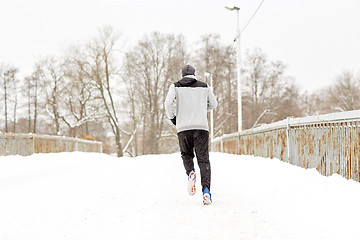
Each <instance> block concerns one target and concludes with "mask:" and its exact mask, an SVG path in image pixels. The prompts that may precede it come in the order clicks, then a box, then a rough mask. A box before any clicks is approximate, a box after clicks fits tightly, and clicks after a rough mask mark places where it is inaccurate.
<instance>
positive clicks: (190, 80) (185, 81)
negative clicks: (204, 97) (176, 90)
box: [178, 75, 197, 87]
mask: <svg viewBox="0 0 360 240" xmlns="http://www.w3.org/2000/svg"><path fill="white" fill-rule="evenodd" d="M195 82H197V79H196V77H195V76H193V75H188V76H185V77H183V78H182V79H181V80H180V81H178V83H179V84H180V85H181V86H182V87H189V86H191V85H192V84H194V83H195Z"/></svg>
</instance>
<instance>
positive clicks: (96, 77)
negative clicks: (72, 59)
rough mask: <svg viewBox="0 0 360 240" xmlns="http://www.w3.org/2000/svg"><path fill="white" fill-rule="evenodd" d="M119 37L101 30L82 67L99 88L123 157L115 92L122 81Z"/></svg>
mask: <svg viewBox="0 0 360 240" xmlns="http://www.w3.org/2000/svg"><path fill="white" fill-rule="evenodd" d="M119 37H120V36H119V34H117V33H116V32H114V30H113V29H112V28H111V27H109V26H107V27H104V28H102V29H100V30H99V35H98V37H96V38H94V39H93V40H92V41H91V42H90V43H89V44H88V45H87V48H86V51H87V56H86V58H85V59H84V60H83V63H81V66H82V68H83V71H84V72H85V73H86V76H87V77H88V78H89V79H91V81H92V83H93V84H94V86H96V88H97V92H98V96H99V97H100V99H101V101H102V102H103V107H104V110H105V112H104V115H105V117H106V118H107V120H108V123H109V124H110V126H111V129H112V132H113V134H114V137H115V142H116V146H117V155H118V156H119V157H122V156H123V147H122V143H121V127H120V122H119V117H118V115H119V108H117V107H116V101H115V99H114V92H115V90H116V87H117V86H119V83H118V82H119V81H120V78H119V75H120V73H119V69H118V67H117V66H118V65H117V63H116V60H115V57H114V55H115V54H114V52H115V51H116V49H115V47H116V44H117V42H118V40H119Z"/></svg>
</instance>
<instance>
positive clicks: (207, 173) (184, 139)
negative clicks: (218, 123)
mask: <svg viewBox="0 0 360 240" xmlns="http://www.w3.org/2000/svg"><path fill="white" fill-rule="evenodd" d="M178 138H179V145H180V151H181V157H182V159H183V163H184V167H185V170H186V174H187V175H189V173H190V172H191V171H192V170H194V161H193V159H194V150H195V154H196V159H197V161H198V165H199V168H200V175H201V185H202V191H204V189H205V188H206V187H207V188H208V189H209V190H210V182H211V167H210V161H209V132H208V131H205V130H188V131H183V132H179V133H178Z"/></svg>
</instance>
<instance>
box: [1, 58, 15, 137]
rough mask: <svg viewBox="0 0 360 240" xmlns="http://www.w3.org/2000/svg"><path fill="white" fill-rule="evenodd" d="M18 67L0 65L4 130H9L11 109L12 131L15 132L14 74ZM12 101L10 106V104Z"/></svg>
mask: <svg viewBox="0 0 360 240" xmlns="http://www.w3.org/2000/svg"><path fill="white" fill-rule="evenodd" d="M17 72H18V69H17V68H15V67H11V66H5V65H2V66H1V67H0V74H1V76H0V79H1V80H2V81H1V83H2V84H1V85H2V90H3V100H4V118H5V119H4V120H5V132H9V130H10V129H9V123H10V116H9V111H10V110H11V107H12V110H13V129H12V131H13V132H16V112H17V104H18V102H17V94H18V93H17V91H16V88H17V82H18V79H17V77H16V74H17ZM11 103H12V106H11Z"/></svg>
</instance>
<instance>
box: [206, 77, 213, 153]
mask: <svg viewBox="0 0 360 240" xmlns="http://www.w3.org/2000/svg"><path fill="white" fill-rule="evenodd" d="M205 77H210V87H211V88H212V90H213V91H214V87H213V76H212V74H211V73H208V72H205ZM213 140H214V110H211V111H210V142H211V143H212V141H213ZM210 146H211V145H210ZM211 148H212V147H211ZM211 150H212V149H211Z"/></svg>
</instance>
